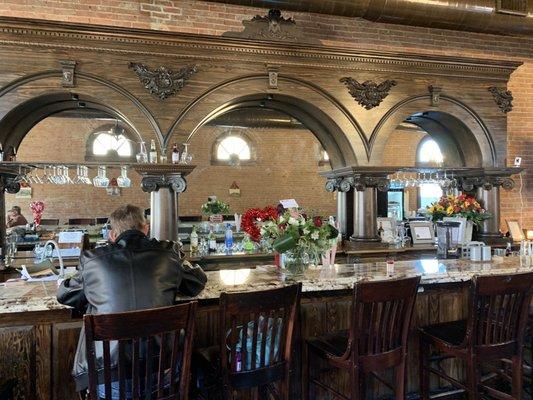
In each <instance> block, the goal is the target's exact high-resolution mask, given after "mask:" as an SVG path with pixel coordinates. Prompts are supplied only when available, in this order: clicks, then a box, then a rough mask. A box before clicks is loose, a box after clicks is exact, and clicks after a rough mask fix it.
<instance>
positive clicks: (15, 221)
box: [6, 206, 28, 228]
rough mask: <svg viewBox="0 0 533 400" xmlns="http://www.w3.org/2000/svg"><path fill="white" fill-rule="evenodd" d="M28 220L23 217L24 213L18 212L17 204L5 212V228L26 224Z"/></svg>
mask: <svg viewBox="0 0 533 400" xmlns="http://www.w3.org/2000/svg"><path fill="white" fill-rule="evenodd" d="M27 223H28V221H27V220H26V218H24V215H22V213H21V212H20V207H19V206H13V208H11V210H9V211H8V212H7V216H6V228H13V227H14V226H21V225H26V224H27Z"/></svg>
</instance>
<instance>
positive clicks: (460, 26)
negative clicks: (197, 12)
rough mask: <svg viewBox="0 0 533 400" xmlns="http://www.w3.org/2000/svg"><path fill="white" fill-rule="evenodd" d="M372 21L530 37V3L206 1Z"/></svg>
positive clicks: (473, 0) (490, 0)
mask: <svg viewBox="0 0 533 400" xmlns="http://www.w3.org/2000/svg"><path fill="white" fill-rule="evenodd" d="M208 1H212V2H217V3H228V4H238V5H242V6H253V7H263V8H275V9H280V10H287V11H300V12H311V13H320V14H330V15H339V16H344V17H360V18H364V19H367V20H369V21H374V22H386V23H395V24H401V25H411V26H424V27H432V28H442V29H452V30H461V31H471V32H482V33H492V34H501V35H514V36H533V0H512V1H504V0H501V1H496V0H460V1H458V0H455V1H450V0H449V1H446V0H440V1H431V0H427V1H412V0H364V1H358V0H327V1H326V0H208Z"/></svg>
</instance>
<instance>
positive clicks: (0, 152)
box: [0, 143, 4, 161]
mask: <svg viewBox="0 0 533 400" xmlns="http://www.w3.org/2000/svg"><path fill="white" fill-rule="evenodd" d="M0 161H4V147H3V146H2V143H0Z"/></svg>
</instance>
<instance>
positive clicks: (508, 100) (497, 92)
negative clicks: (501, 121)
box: [489, 86, 513, 114]
mask: <svg viewBox="0 0 533 400" xmlns="http://www.w3.org/2000/svg"><path fill="white" fill-rule="evenodd" d="M489 92H491V93H492V97H493V98H494V101H495V102H496V104H497V105H498V107H499V108H500V110H501V111H502V112H503V113H504V114H507V113H508V112H509V111H511V110H512V109H513V94H512V93H511V91H510V90H507V89H506V88H498V87H496V86H491V87H489Z"/></svg>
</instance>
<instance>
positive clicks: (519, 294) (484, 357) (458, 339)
mask: <svg viewBox="0 0 533 400" xmlns="http://www.w3.org/2000/svg"><path fill="white" fill-rule="evenodd" d="M532 285H533V272H529V273H525V274H514V275H495V276H480V277H475V278H474V279H473V281H472V285H471V293H470V306H469V311H468V319H467V320H463V321H452V322H446V323H441V324H436V325H430V326H427V327H423V328H420V330H419V333H420V362H419V365H420V392H421V398H422V399H429V398H430V397H429V373H430V372H431V373H433V374H436V375H438V376H439V377H440V378H442V379H444V380H446V381H448V382H449V383H451V385H452V386H453V387H455V388H457V389H459V390H462V391H465V392H466V393H467V394H468V398H469V399H479V398H480V394H482V393H483V394H487V395H489V396H491V397H493V398H496V399H520V398H521V396H522V379H523V378H522V351H523V350H522V349H523V347H522V346H523V341H524V335H525V329H526V323H527V318H528V307H529V302H530V300H531V290H532ZM430 346H434V347H435V348H436V350H438V351H439V352H441V353H443V354H442V355H438V356H434V357H430V353H429V351H430ZM452 357H456V358H459V359H461V360H463V361H464V362H465V363H466V384H463V383H461V382H459V381H458V380H456V379H454V378H452V377H450V376H448V375H447V374H445V372H444V370H443V369H442V368H441V366H440V364H439V363H440V362H441V361H442V360H445V359H448V358H452ZM499 360H504V363H503V365H504V366H503V367H502V368H497V367H494V366H492V365H490V363H492V362H494V361H499ZM434 361H436V362H437V363H438V364H437V368H434V367H432V366H431V362H434ZM505 361H507V363H505ZM508 365H510V371H509V368H508V367H507V366H508ZM482 366H483V367H484V368H485V369H487V368H488V369H489V371H490V374H488V375H487V376H485V377H483V378H482V377H481V367H482ZM493 377H503V378H506V379H508V380H510V381H511V384H512V393H511V395H508V394H506V393H503V392H501V391H500V390H497V389H496V388H494V387H490V386H488V385H487V384H486V382H487V379H486V378H491V379H492V378H493ZM455 393H457V390H456V391H455Z"/></svg>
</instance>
